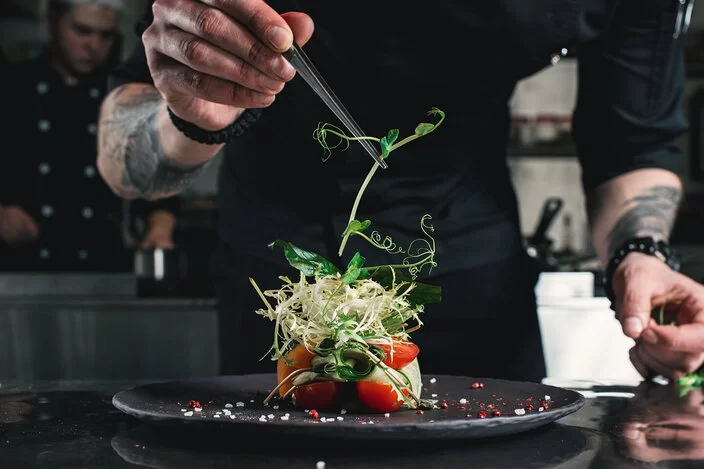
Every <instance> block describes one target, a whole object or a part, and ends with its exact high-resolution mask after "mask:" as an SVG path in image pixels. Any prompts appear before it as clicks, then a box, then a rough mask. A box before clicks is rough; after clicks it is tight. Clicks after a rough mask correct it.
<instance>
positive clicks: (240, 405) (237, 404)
mask: <svg viewBox="0 0 704 469" xmlns="http://www.w3.org/2000/svg"><path fill="white" fill-rule="evenodd" d="M235 405H236V406H237V407H244V402H242V401H240V402H237V403H236V404H235Z"/></svg>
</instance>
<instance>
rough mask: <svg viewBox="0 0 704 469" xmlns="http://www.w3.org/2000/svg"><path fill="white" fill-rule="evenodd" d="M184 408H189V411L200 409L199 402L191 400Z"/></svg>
mask: <svg viewBox="0 0 704 469" xmlns="http://www.w3.org/2000/svg"><path fill="white" fill-rule="evenodd" d="M186 407H190V408H191V409H193V408H196V407H200V402H198V401H194V400H193V399H191V400H190V401H188V404H186Z"/></svg>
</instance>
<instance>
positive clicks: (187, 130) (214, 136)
mask: <svg viewBox="0 0 704 469" xmlns="http://www.w3.org/2000/svg"><path fill="white" fill-rule="evenodd" d="M166 110H167V111H168V112H169V117H170V118H171V122H173V124H174V126H175V127H176V128H177V129H178V130H179V131H180V132H181V133H182V134H184V135H185V136H186V137H188V138H190V139H191V140H195V141H196V142H198V143H204V144H206V145H218V144H221V143H227V142H229V141H230V140H232V139H234V138H236V137H239V136H240V135H242V134H243V133H244V132H245V131H246V130H247V129H249V128H250V127H251V126H252V124H254V123H255V122H256V121H257V120H258V119H259V116H261V114H262V110H261V109H246V110H245V111H244V112H243V113H242V114H241V115H240V116H239V117H238V118H237V119H235V121H234V122H233V123H232V124H230V125H228V126H227V127H225V128H223V129H220V130H213V131H209V130H205V129H202V128H200V127H198V126H197V125H195V124H193V123H192V122H188V121H185V120H183V119H181V118H180V117H178V116H177V115H176V114H174V112H173V111H172V110H171V108H169V107H168V106H167V108H166Z"/></svg>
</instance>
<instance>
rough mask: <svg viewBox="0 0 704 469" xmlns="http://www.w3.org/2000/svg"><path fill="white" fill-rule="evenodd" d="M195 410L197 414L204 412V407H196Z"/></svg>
mask: <svg viewBox="0 0 704 469" xmlns="http://www.w3.org/2000/svg"><path fill="white" fill-rule="evenodd" d="M193 410H195V411H196V412H202V411H203V408H202V407H194V408H193Z"/></svg>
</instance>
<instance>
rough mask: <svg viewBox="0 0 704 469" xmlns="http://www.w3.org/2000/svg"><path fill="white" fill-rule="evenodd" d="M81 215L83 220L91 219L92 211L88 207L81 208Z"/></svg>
mask: <svg viewBox="0 0 704 469" xmlns="http://www.w3.org/2000/svg"><path fill="white" fill-rule="evenodd" d="M81 213H82V214H83V218H85V219H89V218H93V209H92V208H90V207H83V210H82V211H81Z"/></svg>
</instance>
